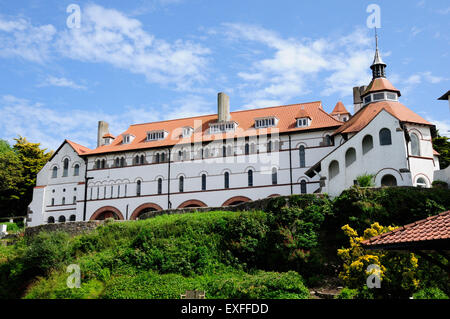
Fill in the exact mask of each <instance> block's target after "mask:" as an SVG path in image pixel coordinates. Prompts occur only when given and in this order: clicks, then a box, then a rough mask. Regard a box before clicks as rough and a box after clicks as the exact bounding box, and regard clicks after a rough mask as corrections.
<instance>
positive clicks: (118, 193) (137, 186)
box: [117, 181, 142, 197]
mask: <svg viewBox="0 0 450 319" xmlns="http://www.w3.org/2000/svg"><path fill="white" fill-rule="evenodd" d="M141 184H142V182H141V181H137V183H136V196H141V187H142V185H141ZM119 187H120V185H119ZM119 195H120V188H119V190H118V191H117V197H119Z"/></svg>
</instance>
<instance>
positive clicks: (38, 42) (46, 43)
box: [0, 16, 56, 63]
mask: <svg viewBox="0 0 450 319" xmlns="http://www.w3.org/2000/svg"><path fill="white" fill-rule="evenodd" d="M55 34H56V29H55V27H54V26H52V25H50V24H49V25H43V26H39V27H35V26H33V25H31V23H30V22H28V21H27V20H25V19H22V18H20V19H17V20H13V21H7V20H5V19H4V18H2V17H1V16H0V57H16V56H17V57H20V58H23V59H25V60H29V61H33V62H38V63H43V62H44V61H46V60H48V58H49V56H50V51H51V45H52V41H53V39H54V37H55Z"/></svg>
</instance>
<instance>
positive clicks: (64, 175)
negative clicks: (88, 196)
mask: <svg viewBox="0 0 450 319" xmlns="http://www.w3.org/2000/svg"><path fill="white" fill-rule="evenodd" d="M68 175H69V159H67V158H66V159H65V160H64V169H63V177H67V176H68Z"/></svg>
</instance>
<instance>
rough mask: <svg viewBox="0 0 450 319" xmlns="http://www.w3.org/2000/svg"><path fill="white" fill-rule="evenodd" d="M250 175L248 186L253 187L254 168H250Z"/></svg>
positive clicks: (248, 173)
mask: <svg viewBox="0 0 450 319" xmlns="http://www.w3.org/2000/svg"><path fill="white" fill-rule="evenodd" d="M247 175H248V186H249V187H252V186H253V170H251V169H249V170H248V172H247Z"/></svg>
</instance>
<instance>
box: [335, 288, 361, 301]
mask: <svg viewBox="0 0 450 319" xmlns="http://www.w3.org/2000/svg"><path fill="white" fill-rule="evenodd" d="M357 296H358V290H357V289H350V288H347V287H345V288H343V289H342V290H341V292H340V293H339V295H337V296H336V299H356V297H357Z"/></svg>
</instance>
